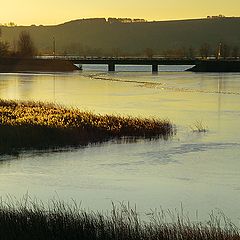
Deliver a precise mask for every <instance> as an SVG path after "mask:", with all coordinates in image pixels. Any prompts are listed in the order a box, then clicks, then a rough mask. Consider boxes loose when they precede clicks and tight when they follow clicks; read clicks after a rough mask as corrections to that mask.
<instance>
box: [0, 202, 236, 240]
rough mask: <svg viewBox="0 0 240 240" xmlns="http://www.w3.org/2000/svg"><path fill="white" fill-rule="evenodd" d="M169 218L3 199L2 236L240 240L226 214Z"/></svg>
mask: <svg viewBox="0 0 240 240" xmlns="http://www.w3.org/2000/svg"><path fill="white" fill-rule="evenodd" d="M170 215H171V219H172V220H171V221H167V220H166V219H167V218H166V213H164V212H163V211H161V212H160V213H157V212H156V213H155V214H153V215H151V218H150V219H148V220H145V221H143V220H141V218H140V217H139V215H138V213H137V211H136V209H135V208H134V209H133V208H131V207H129V205H123V204H122V205H121V206H120V207H118V208H117V207H116V206H114V205H113V208H112V210H111V211H109V212H108V213H102V212H92V211H89V210H88V211H86V210H83V209H81V208H80V207H79V206H78V205H77V204H76V203H74V204H71V205H70V204H66V203H63V202H61V201H56V200H55V201H51V202H50V203H49V205H47V206H46V205H44V204H42V203H41V202H40V203H39V202H36V201H34V202H33V201H29V200H27V201H25V200H24V201H19V202H7V203H6V202H3V201H2V202H1V204H0V236H1V239H8V240H9V239H16V240H17V239H31V240H35V239H44V240H48V239H54V240H57V239H58V240H61V239H64V240H68V239H71V240H74V239H81V240H239V239H240V233H239V229H238V228H237V227H236V226H235V225H234V224H232V223H231V222H230V221H229V220H227V219H226V218H225V217H214V216H213V215H211V216H210V219H209V221H207V222H206V223H201V222H195V223H192V222H191V221H190V220H189V219H188V218H186V217H184V216H183V215H179V214H175V215H174V214H172V213H170Z"/></svg>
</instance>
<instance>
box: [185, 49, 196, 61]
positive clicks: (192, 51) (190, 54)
mask: <svg viewBox="0 0 240 240" xmlns="http://www.w3.org/2000/svg"><path fill="white" fill-rule="evenodd" d="M195 57H196V53H195V49H194V48H192V47H189V48H188V52H187V58H189V59H194V58H195Z"/></svg>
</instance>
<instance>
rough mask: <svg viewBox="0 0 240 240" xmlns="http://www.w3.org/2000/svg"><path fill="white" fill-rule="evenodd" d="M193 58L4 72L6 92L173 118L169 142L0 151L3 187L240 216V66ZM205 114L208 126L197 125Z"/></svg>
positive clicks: (0, 84) (96, 204)
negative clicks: (113, 68)
mask: <svg viewBox="0 0 240 240" xmlns="http://www.w3.org/2000/svg"><path fill="white" fill-rule="evenodd" d="M185 68H186V66H180V67H179V66H177V67H176V66H160V70H161V71H160V72H159V73H158V74H152V73H151V72H150V71H148V70H149V69H148V68H147V67H138V68H137V67H119V68H118V69H117V70H119V71H118V72H116V73H107V72H106V71H104V70H105V66H100V67H99V66H84V71H83V72H76V73H71V74H0V98H3V99H23V100H41V101H50V102H55V103H59V104H63V105H65V106H68V107H78V108H80V109H84V110H90V111H92V112H95V113H100V114H105V113H114V114H120V115H131V116H141V117H159V118H168V119H170V120H171V121H172V122H173V123H174V124H175V125H176V127H177V134H176V136H174V137H173V138H171V139H169V140H167V141H166V140H154V141H148V140H138V141H137V142H132V143H126V142H120V143H119V142H116V141H111V142H106V143H103V144H97V145H90V146H87V147H81V148H78V149H61V150H59V151H47V152H23V153H21V154H20V155H18V156H0V160H1V161H0V195H1V196H6V195H7V194H11V195H14V196H16V197H17V198H18V197H22V196H23V194H25V193H27V192H28V194H29V195H31V196H33V197H37V198H39V199H42V200H47V199H51V198H53V197H57V198H60V199H63V200H66V201H68V200H70V199H72V198H73V199H75V200H77V201H79V202H80V201H82V206H83V207H84V208H90V209H94V210H99V209H101V210H102V209H103V210H104V209H108V208H111V201H113V202H118V201H120V202H121V201H124V202H128V201H129V202H130V203H132V204H136V205H137V207H138V209H139V210H140V211H142V212H146V211H148V210H149V209H150V208H152V209H153V208H159V207H160V206H161V207H162V208H164V209H168V208H170V209H174V208H179V207H180V205H181V204H182V205H183V207H184V209H185V210H186V211H188V212H190V214H193V215H194V213H195V211H196V210H197V211H198V215H199V216H200V217H202V218H205V217H206V216H207V214H208V213H209V212H210V211H211V210H214V209H221V210H222V211H223V212H224V213H225V214H226V215H227V216H229V217H231V219H232V220H233V221H234V222H236V223H237V222H239V217H240V205H239V202H240V127H239V124H240V74H236V73H225V74H224V73H191V72H183V70H184V69H185ZM197 121H201V122H202V124H203V125H204V127H205V128H206V129H207V130H208V131H207V132H206V133H197V132H195V131H193V130H192V129H194V127H195V123H196V122H197Z"/></svg>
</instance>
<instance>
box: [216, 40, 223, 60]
mask: <svg viewBox="0 0 240 240" xmlns="http://www.w3.org/2000/svg"><path fill="white" fill-rule="evenodd" d="M221 49H222V43H219V45H218V52H217V60H220V57H221Z"/></svg>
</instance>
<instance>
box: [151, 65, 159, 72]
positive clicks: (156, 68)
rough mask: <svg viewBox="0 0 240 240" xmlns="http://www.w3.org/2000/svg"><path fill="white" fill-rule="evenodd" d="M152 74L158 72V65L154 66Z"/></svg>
mask: <svg viewBox="0 0 240 240" xmlns="http://www.w3.org/2000/svg"><path fill="white" fill-rule="evenodd" d="M152 72H158V65H157V64H153V65H152Z"/></svg>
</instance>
